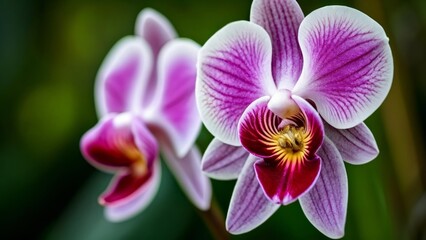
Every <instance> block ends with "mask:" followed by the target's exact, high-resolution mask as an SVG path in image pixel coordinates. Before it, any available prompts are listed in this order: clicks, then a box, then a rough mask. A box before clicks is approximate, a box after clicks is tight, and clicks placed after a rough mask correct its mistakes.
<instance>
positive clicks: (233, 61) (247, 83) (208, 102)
mask: <svg viewBox="0 0 426 240" xmlns="http://www.w3.org/2000/svg"><path fill="white" fill-rule="evenodd" d="M271 58H272V47H271V42H270V38H269V36H268V34H267V33H266V31H265V30H264V29H263V28H261V27H260V26H258V25H256V24H254V23H250V22H246V21H238V22H233V23H230V24H228V25H226V26H225V27H223V28H222V29H220V30H219V31H218V32H217V33H215V34H214V35H213V36H212V37H211V38H210V39H209V40H208V41H207V42H206V43H205V44H204V46H203V47H202V48H201V51H200V54H199V59H198V71H197V83H196V93H195V95H196V100H197V106H198V110H199V112H200V116H201V119H202V120H203V122H204V124H205V126H206V127H207V129H208V130H209V131H210V132H211V133H212V134H213V135H214V136H215V137H217V138H218V139H219V140H220V141H222V142H224V143H226V144H230V145H235V146H238V145H240V143H239V140H238V133H237V124H238V120H239V118H240V117H241V114H242V113H243V112H244V109H245V108H246V107H247V106H248V105H250V103H251V102H253V101H254V100H256V99H258V98H259V97H261V96H265V95H271V93H273V92H274V91H276V88H275V84H274V81H273V79H272V75H271Z"/></svg>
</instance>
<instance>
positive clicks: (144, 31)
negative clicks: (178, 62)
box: [135, 8, 177, 108]
mask: <svg viewBox="0 0 426 240" xmlns="http://www.w3.org/2000/svg"><path fill="white" fill-rule="evenodd" d="M135 32H136V35H138V36H140V37H141V38H143V39H144V40H145V41H146V42H147V43H148V45H149V47H150V48H151V51H152V55H153V57H152V58H153V67H152V69H153V71H151V72H150V75H149V78H148V82H147V84H146V87H145V88H143V89H142V90H143V92H142V93H141V94H142V95H141V97H142V98H141V99H142V102H141V103H142V104H143V108H145V107H147V106H149V105H150V104H151V103H152V100H153V97H154V93H155V90H156V88H157V72H156V71H155V69H157V60H158V55H159V53H160V50H161V48H163V46H164V45H165V44H166V43H167V42H168V41H170V40H172V39H174V38H176V37H177V34H176V32H175V29H174V28H173V26H172V24H171V23H170V22H169V20H167V18H166V17H164V16H163V15H162V14H160V13H159V12H157V11H155V10H154V9H151V8H145V9H143V10H142V11H141V12H140V13H139V15H138V17H137V20H136V26H135Z"/></svg>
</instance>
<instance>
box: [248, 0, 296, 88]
mask: <svg viewBox="0 0 426 240" xmlns="http://www.w3.org/2000/svg"><path fill="white" fill-rule="evenodd" d="M303 17H304V15H303V12H302V9H300V6H299V4H298V3H297V2H296V1H295V0H269V1H265V0H254V1H253V4H252V6H251V11H250V21H251V22H254V23H256V24H259V25H260V26H262V27H263V28H264V29H265V30H266V31H267V32H268V34H269V36H270V37H271V40H272V75H273V77H274V80H275V82H276V83H277V85H278V86H279V87H278V88H279V89H292V88H293V86H294V84H295V83H296V81H297V79H299V76H300V73H301V72H302V64H303V59H302V52H301V50H300V47H299V43H298V40H297V32H298V30H299V26H300V23H301V22H302V20H303Z"/></svg>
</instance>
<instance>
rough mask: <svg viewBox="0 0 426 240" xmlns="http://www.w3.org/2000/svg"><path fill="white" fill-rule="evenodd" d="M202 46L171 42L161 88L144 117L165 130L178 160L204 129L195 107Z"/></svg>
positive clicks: (161, 63)
mask: <svg viewBox="0 0 426 240" xmlns="http://www.w3.org/2000/svg"><path fill="white" fill-rule="evenodd" d="M199 48H200V47H199V45H198V44H196V43H195V42H193V41H191V40H188V39H175V40H172V41H170V42H168V43H167V44H166V45H165V46H164V47H163V49H162V50H161V52H160V55H159V59H158V75H157V76H158V86H157V91H156V93H155V97H154V100H153V102H152V104H151V107H150V108H149V109H148V110H147V111H145V114H144V117H145V120H146V121H147V122H148V123H149V124H153V125H156V126H158V127H160V128H162V130H163V132H165V133H166V134H167V137H168V139H169V141H170V142H171V144H172V145H173V149H174V151H175V152H176V154H177V155H178V157H183V156H185V155H186V154H187V153H188V151H189V149H190V148H191V147H192V146H193V144H194V142H195V139H196V138H197V136H198V133H199V131H200V129H201V119H200V117H199V115H198V111H197V106H196V103H195V78H196V63H197V54H198V50H199Z"/></svg>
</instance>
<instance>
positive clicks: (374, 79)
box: [293, 6, 393, 128]
mask: <svg viewBox="0 0 426 240" xmlns="http://www.w3.org/2000/svg"><path fill="white" fill-rule="evenodd" d="M299 43H300V45H301V48H302V53H303V58H304V59H303V60H304V65H303V71H302V74H301V76H300V79H299V81H298V82H297V84H296V86H295V88H294V89H293V92H294V93H295V94H297V95H299V96H302V97H303V98H305V99H311V100H312V101H314V102H315V104H316V107H317V109H318V112H319V113H320V115H321V116H322V117H323V118H324V119H325V121H327V122H328V123H329V124H330V125H332V126H333V127H335V128H351V127H354V126H356V125H358V124H360V123H361V122H363V121H364V120H365V119H366V118H367V117H368V116H370V115H371V114H372V113H373V112H374V111H375V110H376V109H377V108H378V107H379V106H380V104H381V103H382V102H383V100H384V99H385V97H386V95H387V94H388V92H389V89H390V86H391V83H392V77H393V60H392V54H391V50H390V47H389V43H388V38H387V36H386V34H385V32H384V30H383V28H382V27H381V26H380V25H379V24H378V23H377V22H375V21H374V20H373V19H371V18H370V17H368V16H367V15H365V14H364V13H362V12H360V11H358V10H355V9H352V8H349V7H343V6H328V7H323V8H320V9H318V10H315V11H313V12H312V13H311V14H309V15H308V16H306V18H305V19H304V20H303V22H302V24H301V25H300V30H299Z"/></svg>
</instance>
